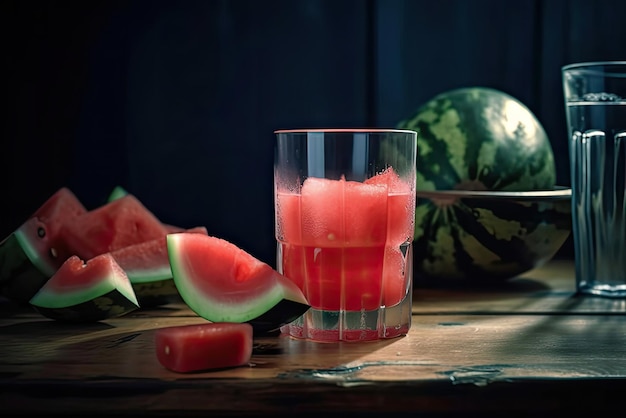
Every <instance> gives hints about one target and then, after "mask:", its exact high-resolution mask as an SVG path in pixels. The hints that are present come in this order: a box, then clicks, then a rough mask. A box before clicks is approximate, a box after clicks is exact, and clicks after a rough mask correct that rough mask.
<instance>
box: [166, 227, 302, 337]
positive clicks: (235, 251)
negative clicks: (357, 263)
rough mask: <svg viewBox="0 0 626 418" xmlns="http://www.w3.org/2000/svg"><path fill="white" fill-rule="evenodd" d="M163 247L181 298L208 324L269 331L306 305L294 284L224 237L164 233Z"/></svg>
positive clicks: (294, 315)
mask: <svg viewBox="0 0 626 418" xmlns="http://www.w3.org/2000/svg"><path fill="white" fill-rule="evenodd" d="M167 249H168V256H169V260H170V265H171V268H172V275H173V277H174V283H175V284H176V287H177V288H178V291H179V293H180V295H181V297H182V299H183V300H184V301H185V303H187V305H189V307H190V308H191V309H192V310H193V311H194V312H196V313H197V314H198V315H199V316H201V317H203V318H205V319H207V320H209V321H211V322H237V323H241V322H249V323H250V324H251V325H252V326H253V327H254V329H255V331H257V332H270V331H274V330H277V329H279V328H280V326H282V325H285V324H287V323H290V322H292V321H293V320H295V319H296V318H298V317H299V316H300V315H302V314H303V313H304V312H306V311H307V310H308V308H309V304H308V302H307V300H306V298H305V297H304V294H303V293H302V291H301V290H300V288H299V287H298V286H297V285H296V284H295V283H293V282H292V281H290V280H289V279H287V278H286V277H284V276H283V275H281V274H280V273H278V272H277V271H275V270H274V269H272V268H271V267H270V266H269V265H267V264H265V263H263V262H262V261H260V260H258V259H256V258H255V257H253V256H252V255H250V254H248V253H247V252H245V251H244V250H242V249H240V248H238V247H237V246H236V245H234V244H232V243H230V242H228V241H225V240H223V239H220V238H216V237H213V236H210V235H203V234H189V233H184V232H183V233H178V234H169V235H167Z"/></svg>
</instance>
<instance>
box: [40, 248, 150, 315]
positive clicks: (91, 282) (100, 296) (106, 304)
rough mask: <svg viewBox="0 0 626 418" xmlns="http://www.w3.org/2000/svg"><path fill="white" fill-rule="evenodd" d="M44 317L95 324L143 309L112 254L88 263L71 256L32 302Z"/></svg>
mask: <svg viewBox="0 0 626 418" xmlns="http://www.w3.org/2000/svg"><path fill="white" fill-rule="evenodd" d="M30 304H31V305H32V306H33V308H35V310H36V311H38V312H39V313H41V314H42V315H44V316H46V317H48V318H51V319H55V320H58V321H66V322H94V321H100V320H103V319H108V318H114V317H118V316H121V315H125V314H127V313H128V312H131V311H133V310H135V309H137V308H139V304H138V302H137V298H136V297H135V293H134V291H133V288H132V285H131V283H130V280H128V277H127V276H126V273H124V270H122V268H121V267H120V266H119V265H118V264H117V263H116V262H115V259H114V258H113V257H112V256H111V255H110V254H102V255H100V256H97V257H95V258H93V259H91V260H88V261H87V262H86V263H85V262H84V261H83V260H81V259H80V258H79V257H77V256H71V257H70V258H68V259H67V260H66V261H65V262H64V263H63V265H61V267H60V268H59V269H58V270H57V271H56V272H55V273H54V275H53V276H52V277H51V278H50V280H48V281H47V282H46V283H45V284H44V285H43V286H42V288H41V289H39V291H38V292H37V293H36V294H35V295H34V296H33V297H32V298H31V299H30Z"/></svg>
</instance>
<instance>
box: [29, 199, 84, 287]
mask: <svg viewBox="0 0 626 418" xmlns="http://www.w3.org/2000/svg"><path fill="white" fill-rule="evenodd" d="M85 213H87V209H86V208H85V206H83V204H82V203H81V202H80V200H78V198H77V197H76V195H75V194H74V193H73V192H72V191H71V190H70V189H68V188H67V187H62V188H60V189H58V190H57V191H56V192H55V193H54V194H53V195H52V196H50V197H49V198H48V200H46V201H45V202H44V203H43V205H41V206H40V207H39V208H38V209H37V210H36V211H35V212H34V213H33V214H32V215H31V217H30V219H33V218H35V219H37V221H38V222H34V221H30V220H27V221H26V222H25V223H24V224H23V225H21V227H20V228H19V231H20V234H21V238H22V242H21V243H22V244H23V245H22V248H23V249H24V251H25V252H27V253H29V255H30V254H32V255H33V257H34V258H31V261H33V264H35V266H37V267H38V268H39V269H42V268H44V269H45V271H44V270H42V273H45V274H48V275H51V274H52V272H54V270H56V269H57V268H58V267H59V266H61V264H63V262H64V261H65V260H66V259H67V258H68V257H69V256H70V255H72V254H71V251H69V250H68V248H67V246H66V245H65V241H64V240H63V239H62V238H61V237H60V235H59V232H60V230H61V229H62V227H63V225H65V224H67V223H70V222H72V221H73V220H74V219H76V218H77V217H79V216H81V215H83V214H85ZM37 223H39V224H38V227H36V228H35V227H34V225H35V224H37ZM43 264H45V265H46V266H44V265H43Z"/></svg>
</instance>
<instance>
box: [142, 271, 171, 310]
mask: <svg viewBox="0 0 626 418" xmlns="http://www.w3.org/2000/svg"><path fill="white" fill-rule="evenodd" d="M132 285H133V289H134V291H135V295H136V296H137V300H138V301H139V305H140V306H141V307H142V308H151V307H155V306H159V305H166V304H168V303H172V302H178V301H180V294H179V293H178V289H177V288H176V284H175V283H174V279H173V278H172V277H171V274H170V278H169V279H160V280H157V281H143V282H133V283H132Z"/></svg>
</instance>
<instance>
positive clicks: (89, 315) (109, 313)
mask: <svg viewBox="0 0 626 418" xmlns="http://www.w3.org/2000/svg"><path fill="white" fill-rule="evenodd" d="M33 308H34V309H35V310H36V311H37V312H39V313H40V314H42V315H43V316H45V317H46V318H50V319H54V320H56V321H61V322H96V321H102V320H105V319H111V318H117V317H120V316H123V315H126V314H128V313H130V312H132V311H134V310H136V309H137V308H139V306H138V305H137V303H136V302H135V301H133V300H131V299H129V297H128V295H127V294H125V293H123V292H120V291H119V290H118V289H113V290H111V291H109V292H107V293H106V294H104V295H102V296H98V297H95V298H93V299H90V300H87V301H84V302H78V303H76V304H74V305H68V306H64V307H43V306H36V305H33Z"/></svg>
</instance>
